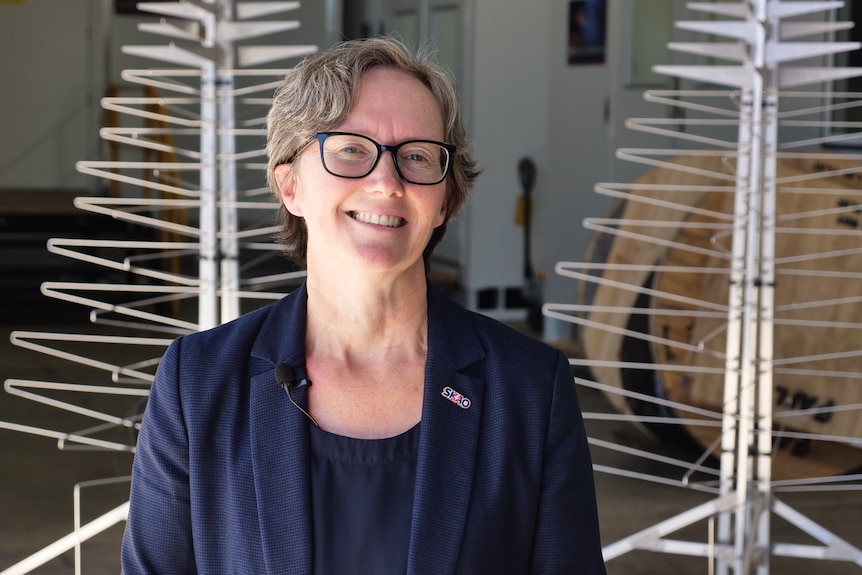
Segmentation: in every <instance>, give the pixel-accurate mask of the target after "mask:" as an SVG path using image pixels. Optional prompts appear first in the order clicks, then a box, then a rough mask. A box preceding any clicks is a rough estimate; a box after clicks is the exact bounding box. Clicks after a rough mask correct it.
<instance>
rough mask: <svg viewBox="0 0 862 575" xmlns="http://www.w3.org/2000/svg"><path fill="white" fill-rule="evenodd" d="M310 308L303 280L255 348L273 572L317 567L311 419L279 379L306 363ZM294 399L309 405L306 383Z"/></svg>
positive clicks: (256, 435)
mask: <svg viewBox="0 0 862 575" xmlns="http://www.w3.org/2000/svg"><path fill="white" fill-rule="evenodd" d="M305 312H306V292H305V285H304V284H303V285H302V286H301V287H300V288H299V289H297V290H296V291H294V292H292V293H291V294H289V295H287V296H286V297H284V298H282V299H281V300H279V301H278V302H277V303H275V304H274V305H273V307H272V309H271V311H270V313H269V315H268V317H267V318H266V320H265V321H264V323H263V325H262V326H261V329H260V331H259V333H258V336H257V338H256V340H255V342H254V344H253V345H252V350H251V363H250V371H249V375H250V377H251V382H250V390H251V391H250V393H251V397H250V401H249V426H250V435H251V449H252V471H253V476H254V484H255V492H256V498H257V509H258V518H259V521H260V527H261V542H262V545H263V554H264V562H265V564H266V567H267V572H268V573H310V572H311V556H312V548H311V545H312V540H311V532H312V525H311V498H310V496H309V494H310V493H311V479H310V476H309V472H308V470H309V461H310V457H309V453H308V422H307V421H306V419H305V416H304V415H303V414H302V413H301V412H300V411H299V410H297V409H296V408H295V407H293V405H291V404H290V400H289V399H288V398H287V397H285V393H284V391H283V390H282V388H281V386H280V385H278V383H277V382H276V378H275V367H276V366H277V365H278V364H279V363H287V364H289V365H293V366H296V365H304V364H305ZM293 398H294V400H296V402H297V403H299V404H300V405H301V406H302V407H303V409H308V401H307V396H306V388H304V387H300V388H298V389H296V390H294V392H293Z"/></svg>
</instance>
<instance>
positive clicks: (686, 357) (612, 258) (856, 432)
mask: <svg viewBox="0 0 862 575" xmlns="http://www.w3.org/2000/svg"><path fill="white" fill-rule="evenodd" d="M674 162H675V163H678V164H687V165H690V166H692V167H697V168H702V169H703V170H704V172H702V173H686V172H680V171H678V170H674V169H669V168H664V167H659V168H654V169H652V170H650V171H649V172H647V173H646V174H644V176H643V177H642V178H640V179H638V180H637V182H635V184H638V185H639V184H656V183H665V184H667V185H668V186H670V187H671V189H670V190H669V191H667V192H661V191H660V190H656V189H654V187H653V188H649V189H646V188H645V189H644V190H640V189H637V188H636V189H635V191H634V193H635V194H636V195H637V194H645V195H649V197H651V198H657V199H661V200H664V201H665V202H659V203H656V204H643V203H641V202H639V201H632V200H631V199H629V200H625V201H619V202H617V203H615V204H614V205H613V206H612V207H611V209H610V210H609V213H608V214H607V217H613V218H621V220H622V223H621V224H620V225H619V227H618V231H619V232H623V233H615V234H609V233H600V234H596V237H594V238H593V241H592V242H591V245H590V247H589V248H588V253H587V257H586V260H587V261H592V262H606V263H612V264H620V263H641V264H651V263H657V264H659V265H660V267H659V271H658V272H656V273H650V272H648V271H631V270H622V271H619V270H608V271H605V272H603V273H602V276H603V277H604V278H606V279H612V280H616V281H619V282H622V283H625V284H628V285H634V286H644V287H647V288H650V289H652V290H655V291H654V292H652V293H651V294H649V295H645V294H638V293H637V292H634V291H631V290H624V289H620V288H617V287H609V286H607V285H601V284H599V285H592V286H590V285H585V286H584V287H583V288H582V290H581V297H582V301H583V303H586V304H589V305H592V306H620V307H632V306H638V307H648V308H650V311H651V313H650V314H648V315H641V314H632V315H631V316H625V315H623V314H618V313H616V314H615V313H610V312H591V313H590V314H589V316H588V319H589V320H590V321H593V322H599V323H602V324H604V325H608V326H612V327H614V328H623V329H630V330H634V331H638V332H642V333H645V334H648V335H650V336H652V340H651V341H646V340H644V339H639V338H634V337H629V336H626V335H624V334H622V333H618V332H617V331H612V330H606V329H600V328H596V327H585V328H583V329H582V330H581V332H580V334H581V344H582V347H583V350H584V354H585V357H586V358H587V359H591V360H610V361H615V360H620V359H623V360H626V361H647V362H650V361H652V362H654V363H655V364H656V365H670V366H677V367H678V368H679V371H675V370H670V369H656V370H655V371H649V370H634V369H617V368H608V367H597V368H593V373H594V376H595V377H596V379H597V380H598V381H600V382H602V383H605V384H608V385H611V386H617V387H620V388H625V389H628V390H631V391H637V392H641V393H649V394H652V395H654V396H655V397H661V398H664V399H669V400H671V401H675V402H679V403H683V404H686V405H689V406H693V407H700V408H706V409H709V410H713V411H718V412H720V411H721V405H722V400H723V394H724V378H723V375H720V374H714V373H705V372H704V371H705V370H702V369H700V368H716V369H717V370H720V369H721V368H723V366H724V359H723V354H724V352H725V346H726V340H725V329H724V327H725V325H726V322H727V318H726V316H725V317H720V316H719V315H716V316H715V317H703V316H696V315H695V314H694V313H693V314H692V315H686V314H685V311H686V310H688V311H693V310H697V309H701V310H702V309H704V307H703V306H701V305H697V304H695V303H692V302H694V301H696V300H703V301H705V302H709V303H710V304H712V305H713V306H721V305H726V304H727V298H728V275H727V274H724V273H703V272H702V271H701V270H702V269H703V268H728V267H729V258H728V257H727V256H726V255H723V254H721V253H720V252H724V254H729V253H730V248H731V241H732V234H731V233H728V232H727V231H725V232H720V231H719V228H720V227H721V225H722V224H723V225H724V226H725V227H726V225H727V224H728V222H730V221H732V215H733V203H734V194H733V193H730V192H728V191H709V190H708V189H707V188H708V187H709V186H725V187H726V186H728V180H726V179H724V178H718V177H716V178H711V177H709V176H707V175H704V173H705V172H715V173H721V174H728V175H732V173H733V167H734V166H733V164H732V162H731V163H728V161H727V160H726V159H723V158H721V157H719V156H710V157H689V158H677V159H675V160H674ZM854 167H857V166H854V164H853V163H851V162H848V161H845V160H835V159H828V160H817V159H793V160H789V161H781V162H779V165H778V181H779V182H780V184H779V195H778V202H777V212H778V218H779V221H778V229H779V231H778V233H777V234H776V238H775V239H776V254H775V260H776V270H777V277H776V286H775V305H776V320H777V323H776V326H775V329H774V355H775V359H776V361H777V363H776V366H775V370H774V389H773V396H774V400H775V402H774V406H773V409H774V414H775V429H777V430H783V431H793V432H803V433H813V434H822V435H828V436H840V437H845V438H860V437H862V418H860V417H859V410H847V411H840V410H839V411H834V412H824V413H816V414H801V415H798V416H795V417H792V418H782V417H781V414H782V412H787V411H798V410H801V409H805V408H817V407H827V406H848V405H853V404H860V403H862V384H860V382H859V380H857V379H852V378H847V377H839V376H836V374H837V373H838V372H844V373H846V372H858V373H862V354H855V355H854V354H853V352H854V351H855V350H858V349H860V348H862V346H860V343H862V334H859V330H857V329H853V328H850V327H841V324H842V323H843V324H851V323H862V305H860V302H858V301H854V299H853V298H859V297H860V296H862V280H860V279H859V278H854V277H852V276H850V274H848V277H828V278H824V277H823V275H824V274H823V273H822V272H824V271H829V272H858V271H860V270H862V254H859V253H855V252H854V251H855V250H860V248H862V231H860V221H857V219H856V217H857V216H856V215H854V212H853V210H854V209H855V206H856V205H857V202H859V203H862V202H860V199H859V197H858V196H857V195H856V193H857V192H856V190H857V189H858V188H859V185H858V184H859V182H858V176H857V175H855V174H852V173H851V175H850V176H847V175H842V176H826V177H817V176H816V175H817V174H818V173H824V172H826V171H829V170H832V169H842V168H848V169H851V170H852V169H853V168H854ZM794 178H799V179H800V180H801V181H798V182H792V183H790V182H791V180H793V179H794ZM807 178H813V179H807ZM784 181H787V182H788V183H786V184H781V182H784ZM675 185H682V186H692V188H693V189H695V190H696V191H687V192H684V191H681V190H679V189H677V188H673V186H675ZM731 185H732V181H731ZM802 188H806V189H802ZM812 189H818V190H819V191H817V192H814V191H812ZM674 205H677V206H679V205H682V206H688V207H692V208H697V210H695V211H689V212H686V211H682V210H680V209H679V208H678V207H677V208H674V207H673V206H674ZM860 211H862V206H860ZM792 214H802V215H800V216H799V217H790V216H791V215H792ZM860 219H862V218H860ZM646 220H655V221H660V222H673V221H678V222H679V223H680V225H679V227H677V228H673V227H670V226H667V225H666V224H665V225H664V226H656V227H652V228H651V227H650V226H649V225H648V224H646V223H645V221H646ZM627 221H629V222H630V221H638V222H639V223H636V224H628V223H625V222H627ZM631 234H635V235H631ZM636 234H643V235H649V236H650V237H653V238H658V239H659V240H660V241H658V242H645V241H643V239H642V238H641V239H639V238H638V236H637V235H636ZM663 240H668V241H670V242H675V243H676V244H683V245H674V244H673V243H671V244H667V243H664V242H663ZM716 252H719V253H718V254H717V253H716ZM812 254H828V256H820V257H816V258H814V259H806V257H805V256H806V255H812ZM668 267H670V268H669V269H668ZM687 268H690V269H691V271H688V270H687ZM818 272H821V273H818ZM839 276H840V274H839ZM827 300H832V301H833V303H830V304H828V305H825V304H824V305H813V302H818V301H827ZM842 302H843V303H842ZM666 310H667V311H668V313H666V314H663V313H662V312H663V311H666ZM671 310H672V311H671ZM680 312H682V313H683V315H679V314H680ZM672 314H673V315H672ZM811 322H822V324H829V323H831V324H832V325H831V326H825V325H816V323H814V324H812V323H811ZM842 352H847V354H846V355H848V356H849V357H839V354H841V353H842ZM801 358H811V359H809V360H804V359H801ZM609 399H610V400H611V402H612V403H613V404H614V406H615V407H616V408H617V409H618V410H619V411H622V412H626V413H634V414H637V415H657V414H666V413H668V410H667V409H662V408H657V407H656V406H655V405H654V404H650V403H647V402H638V401H631V400H626V399H623V398H621V397H620V396H617V395H616V394H609ZM671 413H673V412H671ZM678 415H679V416H680V417H684V418H692V417H693V415H692V414H691V413H679V414H678ZM650 428H651V429H652V430H653V431H655V432H656V433H657V434H658V435H659V436H660V437H662V438H664V439H672V440H674V439H675V440H678V441H679V442H691V441H692V440H693V441H694V443H695V444H696V445H699V446H701V447H702V448H706V447H708V446H712V445H713V444H714V441H715V439H716V438H717V437H718V434H719V433H720V428H718V427H706V426H701V425H696V424H685V425H679V426H668V425H661V426H658V425H656V426H651V427H650ZM860 466H862V449H858V448H856V447H853V446H850V445H848V444H846V443H841V442H833V441H814V440H802V439H785V440H781V441H779V442H778V443H777V444H776V449H775V450H774V452H773V476H774V477H775V478H777V479H778V478H796V477H814V476H824V475H834V474H838V473H845V472H848V471H851V470H854V469H857V468H859V467H860Z"/></svg>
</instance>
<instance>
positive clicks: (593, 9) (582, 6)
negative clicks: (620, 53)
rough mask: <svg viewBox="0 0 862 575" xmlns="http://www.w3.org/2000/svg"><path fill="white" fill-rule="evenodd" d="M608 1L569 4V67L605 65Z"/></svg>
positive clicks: (585, 0)
mask: <svg viewBox="0 0 862 575" xmlns="http://www.w3.org/2000/svg"><path fill="white" fill-rule="evenodd" d="M605 2H606V0H571V1H570V2H569V58H568V60H569V65H570V66H577V65H581V64H604V63H605V19H606V17H607V5H606V3H605Z"/></svg>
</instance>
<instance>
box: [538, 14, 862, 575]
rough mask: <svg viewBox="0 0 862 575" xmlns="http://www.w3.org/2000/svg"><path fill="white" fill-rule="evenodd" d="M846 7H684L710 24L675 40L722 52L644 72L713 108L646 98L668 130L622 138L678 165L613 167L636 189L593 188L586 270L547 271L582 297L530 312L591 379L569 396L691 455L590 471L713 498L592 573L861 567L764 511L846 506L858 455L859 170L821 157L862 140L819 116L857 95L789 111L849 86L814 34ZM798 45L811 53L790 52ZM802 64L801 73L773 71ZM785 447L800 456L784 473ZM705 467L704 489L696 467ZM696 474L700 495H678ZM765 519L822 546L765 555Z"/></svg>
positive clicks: (640, 122) (859, 162)
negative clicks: (573, 352)
mask: <svg viewBox="0 0 862 575" xmlns="http://www.w3.org/2000/svg"><path fill="white" fill-rule="evenodd" d="M842 6H843V2H833V1H810V2H809V1H779V0H748V1H744V2H719V3H706V2H695V3H689V4H688V7H689V8H690V9H691V10H693V11H696V12H700V13H702V14H704V15H706V17H705V19H703V20H698V21H686V22H677V24H676V25H677V27H678V28H680V29H682V30H687V31H691V32H695V33H700V34H704V35H711V36H714V37H718V38H725V39H730V40H731V41H729V42H726V41H721V42H685V43H683V42H672V43H670V44H669V47H670V48H671V49H673V50H675V51H679V52H683V53H686V54H693V55H697V56H701V57H706V58H711V59H713V61H714V62H715V63H709V62H708V61H707V62H701V63H699V64H698V65H691V66H682V65H667V66H657V67H656V71H658V72H660V73H663V74H666V75H670V76H673V77H676V78H680V79H684V80H689V81H693V82H695V83H696V85H704V84H712V85H718V86H721V87H723V88H725V89H701V90H697V89H693V90H656V91H652V92H649V91H648V92H647V93H646V94H645V97H646V98H647V99H648V100H652V101H654V102H656V103H659V104H664V105H667V106H669V107H670V108H671V110H672V111H673V113H672V114H671V117H668V118H660V119H648V118H639V119H631V120H629V122H628V126H629V127H630V128H631V129H634V130H639V131H643V132H647V133H653V134H657V135H661V136H665V137H670V138H672V139H673V140H674V141H675V142H676V143H677V144H678V145H679V147H678V148H673V149H621V150H619V151H618V153H617V156H618V157H619V158H621V159H624V160H627V161H632V162H638V163H641V164H644V165H646V166H650V167H652V171H651V172H648V174H647V175H646V176H645V177H643V178H641V179H640V180H639V181H638V182H635V183H632V184H610V183H601V184H598V185H597V186H596V191H597V192H598V193H600V194H605V195H608V196H611V197H614V198H617V203H615V204H614V206H613V208H612V209H611V213H610V214H608V217H603V218H588V219H587V220H585V226H586V227H588V228H590V229H593V230H596V232H597V234H596V236H595V238H596V239H595V240H594V245H593V246H592V247H591V250H592V252H591V253H590V254H589V256H590V257H588V260H590V261H586V262H561V263H559V264H558V265H557V272H558V273H560V274H561V275H564V276H567V277H571V278H574V279H577V280H579V281H580V282H581V293H582V297H581V299H582V301H583V302H584V303H583V304H578V305H564V304H547V305H546V306H545V307H544V310H543V311H544V313H545V315H547V316H549V317H555V318H558V319H562V320H565V321H569V322H572V323H574V324H577V325H578V326H579V328H580V332H581V339H582V342H583V345H584V355H585V357H584V358H583V359H572V360H571V363H572V364H573V365H581V366H584V367H588V368H590V370H591V371H592V375H593V377H594V378H595V380H596V381H590V380H587V379H578V383H579V384H581V385H584V386H589V387H593V388H598V389H601V390H602V391H604V392H605V393H606V394H607V395H608V397H609V399H610V401H611V403H612V404H614V406H615V407H616V408H617V409H618V410H619V411H621V412H622V413H621V414H616V417H618V418H620V419H625V420H628V421H632V422H635V423H637V424H639V425H642V426H650V427H652V429H661V428H663V429H667V428H668V427H673V426H685V427H686V428H687V430H688V432H689V433H691V434H692V435H693V436H694V437H695V438H696V439H697V440H698V441H699V443H700V444H701V446H702V447H703V452H702V456H701V457H700V458H698V459H697V461H695V462H693V463H692V462H685V461H677V460H672V459H671V458H667V457H663V456H660V455H657V454H654V453H649V452H645V451H641V450H635V449H631V448H626V447H623V446H618V445H614V444H612V443H609V442H600V441H597V440H591V443H592V445H593V446H594V448H599V449H611V450H616V451H623V452H625V453H628V454H630V455H635V456H638V457H645V458H649V459H652V460H655V461H661V462H662V463H669V464H671V465H675V466H678V467H681V468H682V469H683V470H684V472H683V473H682V476H681V478H680V479H679V480H678V481H676V480H672V479H668V478H667V477H659V476H646V475H644V474H641V473H634V472H630V471H627V470H625V469H619V468H611V467H608V466H603V465H596V466H595V469H596V471H598V472H604V473H613V474H617V475H623V476H628V477H632V478H637V479H646V480H649V481H656V482H662V483H670V484H675V485H678V486H679V487H682V488H688V489H696V490H699V491H703V492H706V493H712V494H713V495H714V498H713V499H711V500H709V501H707V502H706V503H703V504H702V505H699V506H697V507H695V508H692V509H690V510H688V511H686V512H684V513H682V514H679V515H677V516H675V517H672V518H669V519H667V520H665V521H662V522H661V523H659V524H656V525H654V526H652V527H650V528H647V529H645V530H643V531H640V532H638V533H635V534H633V535H632V536H630V537H627V538H625V539H622V540H620V541H617V542H614V543H611V544H609V545H607V546H606V547H605V548H604V556H605V559H606V560H607V561H610V560H612V559H614V558H616V557H618V556H620V555H622V554H624V553H627V552H629V551H632V550H635V549H646V550H651V551H655V552H662V553H674V554H681V555H692V556H701V557H706V558H709V566H710V572H711V573H712V572H715V573H719V574H721V575H727V574H728V573H731V572H732V573H734V574H737V575H739V574H743V573H744V574H750V573H757V574H758V575H765V574H767V573H769V567H770V557H771V556H786V557H799V558H811V559H828V560H833V561H847V562H851V563H855V564H856V565H859V566H862V551H860V550H859V549H858V548H856V547H854V546H853V545H851V544H849V543H848V542H846V541H844V540H842V539H841V538H839V537H837V536H836V535H834V534H833V533H830V532H829V531H828V530H827V529H825V528H824V527H822V526H820V525H818V524H816V523H815V522H813V521H811V520H810V519H808V518H806V517H805V516H803V515H802V514H801V513H799V512H797V511H796V510H794V509H793V508H791V507H790V506H789V505H787V504H785V503H783V502H782V501H780V500H779V499H778V497H777V496H776V494H777V493H779V492H781V491H793V490H811V491H816V490H823V491H826V490H841V489H845V490H858V489H860V488H862V476H860V475H858V474H855V473H852V472H851V470H852V469H853V468H854V467H858V466H859V463H858V462H859V460H858V459H857V458H858V457H859V451H858V450H859V449H860V448H862V429H860V428H859V427H858V420H859V418H858V414H859V411H860V409H862V403H860V401H859V400H854V399H853V398H854V394H858V391H859V390H858V386H856V387H855V388H854V386H853V384H855V383H857V382H858V380H856V378H858V373H859V371H858V365H857V362H858V361H859V358H860V356H862V350H860V348H859V343H858V342H859V341H862V340H860V338H859V336H858V334H859V330H860V329H862V315H860V313H859V312H858V311H857V308H858V307H859V303H860V298H859V296H858V294H859V293H860V292H859V289H860V287H862V281H860V280H862V273H860V271H859V270H860V269H862V268H860V265H859V264H860V255H862V233H860V231H859V221H858V219H856V218H857V217H858V216H857V214H858V212H859V211H860V203H862V200H860V195H862V194H860V191H859V185H858V181H859V177H860V174H862V155H860V154H858V153H840V152H837V151H829V150H826V149H824V148H818V147H819V146H823V145H826V144H834V143H836V142H846V141H849V140H852V139H854V138H855V139H857V140H858V138H859V135H860V128H862V123H860V122H838V121H836V120H835V119H834V118H833V116H832V115H833V114H834V113H835V112H836V111H841V110H847V109H850V108H853V107H858V106H859V105H862V104H860V103H859V101H858V100H859V98H860V96H862V94H857V93H839V92H835V91H833V90H827V89H818V90H817V91H812V92H801V91H792V90H794V89H796V88H798V87H800V86H809V85H816V86H817V87H818V88H822V86H831V85H832V82H833V81H836V80H842V79H847V78H852V77H857V76H862V69H859V68H842V67H835V66H831V65H829V64H830V61H831V56H832V55H834V54H840V53H843V52H847V51H850V50H855V49H858V48H859V44H858V43H852V42H834V41H829V40H831V39H832V38H831V36H832V35H833V33H834V32H836V31H838V30H842V29H847V28H849V27H850V25H849V24H848V23H845V22H834V21H832V19H830V17H829V16H830V15H833V14H834V11H835V10H836V9H838V8H840V7H842ZM812 15H816V16H812ZM809 18H813V20H808V19H809ZM811 36H816V37H818V38H821V39H823V38H824V37H825V40H826V41H813V42H809V41H794V40H797V39H800V38H806V37H811ZM805 60H807V62H803V64H810V63H811V62H814V64H815V65H797V66H790V65H789V63H791V62H795V63H798V62H799V61H805ZM721 62H729V63H728V64H724V63H721ZM812 132H813V133H814V135H813V136H812V135H811V134H812ZM800 150H801V151H800ZM635 318H640V320H639V321H641V323H640V324H637V325H636V324H635V323H634V319H635ZM794 330H795V331H794ZM791 331H794V333H797V334H799V333H801V332H805V333H804V337H802V338H799V340H800V341H805V342H810V346H811V347H810V348H809V349H800V345H793V342H791V341H788V338H787V334H788V333H790V332H791ZM806 338H810V339H806ZM633 349H634V352H632V350H633ZM644 352H646V353H644ZM645 356H646V357H647V360H645V359H644V357H645ZM650 359H651V361H650ZM632 373H643V374H648V375H645V376H637V377H644V378H646V379H647V380H648V381H647V382H646V385H644V386H641V387H640V388H638V387H637V386H633V385H630V384H629V382H627V381H626V378H629V381H630V380H631V377H632V376H631V374H632ZM805 385H811V386H813V387H811V388H810V389H808V390H807V392H806V391H804V390H805V389H806V388H805V387H804V386H805ZM656 387H658V388H660V389H658V390H656ZM646 390H648V391H646ZM801 390H802V391H801ZM584 417H585V419H588V420H589V419H609V418H613V417H615V415H614V414H600V413H585V414H584ZM785 444H792V445H793V446H794V448H793V449H794V450H796V451H798V453H795V454H793V455H787V454H786V453H784V450H785V447H784V445H785ZM805 450H809V451H807V452H806V451H805ZM836 450H837V451H836ZM836 453H837V454H836ZM847 454H851V455H847ZM710 457H714V458H715V459H717V461H718V469H711V468H709V467H708V466H705V465H704V462H705V461H706V460H707V459H708V458H710ZM793 457H795V459H792V458H793ZM806 457H807V459H806ZM818 458H819V459H818ZM814 460H816V461H814ZM845 464H846V467H844V468H842V465H845ZM776 469H780V473H778V475H779V476H778V477H777V476H776ZM696 474H707V475H710V476H712V477H711V480H710V481H703V482H696V481H692V477H694V476H695V475H696ZM773 514H774V515H777V516H780V517H782V518H783V519H784V520H786V521H787V522H789V523H790V524H792V525H794V526H796V527H797V528H799V529H800V530H802V531H803V532H805V533H807V534H808V535H810V536H812V537H813V538H814V539H816V540H818V541H819V542H820V543H821V544H822V545H801V544H790V543H779V542H774V541H772V540H771V528H770V525H771V524H770V521H771V517H772V515H773ZM706 520H708V521H710V522H711V524H712V522H714V523H715V525H716V530H715V535H714V540H710V541H703V542H701V541H686V540H679V539H671V538H668V537H667V536H668V535H670V534H671V533H674V532H676V531H678V530H680V529H681V528H683V527H687V526H689V525H692V524H694V523H696V522H700V521H706ZM713 570H714V571H713Z"/></svg>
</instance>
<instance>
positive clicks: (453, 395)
mask: <svg viewBox="0 0 862 575" xmlns="http://www.w3.org/2000/svg"><path fill="white" fill-rule="evenodd" d="M440 395H442V396H443V397H445V398H446V399H448V400H449V401H451V402H452V403H454V404H455V405H457V406H458V407H460V408H461V409H470V405H472V403H473V402H471V401H470V398H469V397H464V396H463V395H461V394H460V393H458V392H457V391H455V390H454V389H452V388H451V387H449V386H448V385H447V386H446V387H444V388H443V391H442V392H441V393H440Z"/></svg>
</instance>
